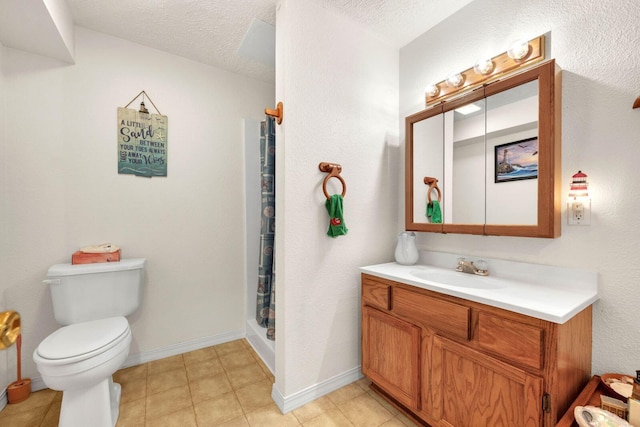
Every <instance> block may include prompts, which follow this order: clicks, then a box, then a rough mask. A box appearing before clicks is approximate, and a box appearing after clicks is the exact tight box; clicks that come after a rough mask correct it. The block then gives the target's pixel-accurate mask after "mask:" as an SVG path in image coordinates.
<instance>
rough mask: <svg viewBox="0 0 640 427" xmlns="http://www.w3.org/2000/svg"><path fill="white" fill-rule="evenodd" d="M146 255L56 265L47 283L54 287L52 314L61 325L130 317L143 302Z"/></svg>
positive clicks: (48, 275) (50, 272) (50, 270)
mask: <svg viewBox="0 0 640 427" xmlns="http://www.w3.org/2000/svg"><path fill="white" fill-rule="evenodd" d="M145 263H146V260H145V259H144V258H131V259H123V260H121V261H119V262H104V263H95V264H76V265H72V264H56V265H53V266H51V268H49V271H47V280H45V281H44V283H46V284H48V285H49V288H50V289H51V300H52V302H53V314H54V316H55V318H56V320H57V321H58V323H60V324H61V325H70V324H72V323H80V322H86V321H89V320H97V319H104V318H106V317H113V316H128V315H130V314H131V313H133V312H134V311H136V309H137V308H138V306H139V305H140V302H141V300H142V284H143V281H144V267H145Z"/></svg>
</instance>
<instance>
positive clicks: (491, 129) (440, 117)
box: [405, 60, 561, 237]
mask: <svg viewBox="0 0 640 427" xmlns="http://www.w3.org/2000/svg"><path fill="white" fill-rule="evenodd" d="M559 139H560V70H559V69H558V68H557V67H556V65H555V62H554V61H553V60H551V61H548V62H546V63H544V64H541V65H539V66H537V67H534V68H531V69H529V70H527V71H524V72H522V73H520V74H516V75H513V76H510V77H508V78H504V79H502V80H498V81H494V82H491V83H488V84H486V85H485V86H483V87H481V88H479V89H476V90H475V91H473V92H471V93H468V94H467V95H464V96H462V97H459V98H456V99H454V100H451V101H445V102H443V103H441V104H438V105H437V106H435V107H431V108H428V109H426V110H423V111H421V112H419V113H416V114H413V115H411V116H408V117H407V118H406V141H407V144H406V178H405V186H406V188H405V202H406V209H405V215H406V217H405V222H406V229H407V230H411V231H433V232H444V233H464V234H487V235H501V236H528V237H558V236H559V235H560V189H559V185H560V160H561V159H560V141H559ZM425 177H431V178H434V179H435V180H437V185H438V186H439V189H440V190H441V191H440V192H441V197H440V200H439V204H440V209H441V212H442V222H441V223H434V222H432V221H431V219H430V217H427V216H426V212H427V204H428V203H429V199H432V200H433V199H436V198H437V196H438V194H437V192H436V191H434V188H433V186H432V187H429V186H427V185H426V184H425Z"/></svg>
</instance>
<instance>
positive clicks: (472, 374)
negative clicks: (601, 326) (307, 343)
mask: <svg viewBox="0 0 640 427" xmlns="http://www.w3.org/2000/svg"><path fill="white" fill-rule="evenodd" d="M362 371H363V373H364V375H366V376H367V377H368V378H369V379H371V381H372V388H373V389H374V390H376V391H377V392H379V394H381V395H383V396H384V397H385V398H387V399H388V400H390V401H391V402H393V403H394V404H396V405H397V406H399V407H400V408H402V409H403V410H404V411H405V412H407V413H408V414H410V415H411V416H413V417H414V418H415V419H417V420H421V421H422V422H424V423H427V424H428V425H431V426H447V427H475V426H489V425H491V426H506V427H518V426H527V427H535V426H554V425H555V424H556V423H557V421H558V420H559V418H560V417H561V416H562V414H564V412H565V411H566V410H567V408H568V407H569V405H570V404H571V402H572V401H573V399H574V398H575V397H576V396H577V395H578V393H579V391H580V390H581V389H582V387H583V386H584V385H585V384H586V383H587V381H588V380H589V378H590V376H591V375H590V372H591V306H589V307H587V308H586V309H584V310H582V311H581V312H580V313H578V314H576V315H575V316H573V317H572V318H571V319H569V320H568V321H567V322H565V323H563V324H557V323H553V322H549V321H546V320H541V319H537V318H534V317H530V316H526V315H522V314H519V313H514V312H511V311H508V310H503V309H500V308H496V307H493V306H489V305H485V304H480V303H477V302H473V301H468V300H465V299H461V298H457V297H453V296H449V295H445V294H440V293H438V292H433V291H429V290H426V289H422V288H419V287H414V286H410V285H406V284H403V283H399V282H395V281H392V280H387V279H383V278H379V277H376V276H372V275H368V274H363V275H362Z"/></svg>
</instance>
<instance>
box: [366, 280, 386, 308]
mask: <svg viewBox="0 0 640 427" xmlns="http://www.w3.org/2000/svg"><path fill="white" fill-rule="evenodd" d="M389 289H391V286H389V285H385V284H384V283H379V282H375V281H373V280H369V279H362V303H363V304H366V305H370V306H372V307H377V308H381V309H383V310H389Z"/></svg>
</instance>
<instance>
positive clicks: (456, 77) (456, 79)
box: [447, 73, 464, 87]
mask: <svg viewBox="0 0 640 427" xmlns="http://www.w3.org/2000/svg"><path fill="white" fill-rule="evenodd" d="M462 83H464V77H463V76H462V74H460V73H457V74H453V75H451V76H449V77H448V78H447V84H448V85H449V86H450V87H460V86H462Z"/></svg>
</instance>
